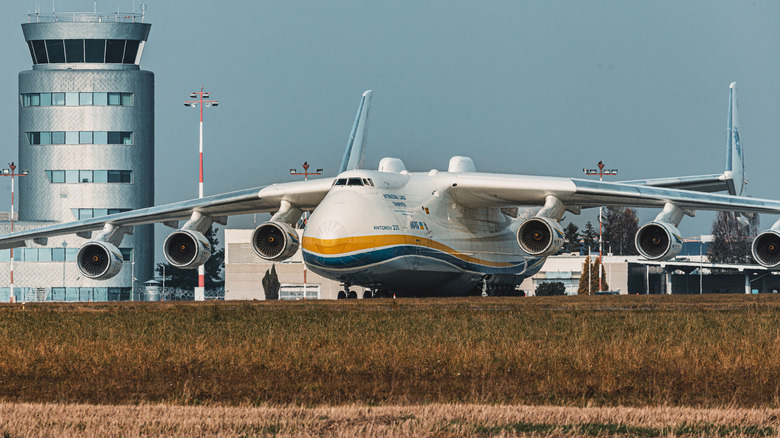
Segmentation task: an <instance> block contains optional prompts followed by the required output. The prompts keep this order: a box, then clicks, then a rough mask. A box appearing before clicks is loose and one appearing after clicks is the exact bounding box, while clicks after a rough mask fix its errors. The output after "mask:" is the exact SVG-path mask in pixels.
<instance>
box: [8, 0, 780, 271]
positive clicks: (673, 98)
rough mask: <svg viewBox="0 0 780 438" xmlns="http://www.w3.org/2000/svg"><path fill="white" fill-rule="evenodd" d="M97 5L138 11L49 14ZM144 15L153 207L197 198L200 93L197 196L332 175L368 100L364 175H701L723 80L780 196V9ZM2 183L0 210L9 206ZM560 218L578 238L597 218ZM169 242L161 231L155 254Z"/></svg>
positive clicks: (289, 9) (12, 10)
mask: <svg viewBox="0 0 780 438" xmlns="http://www.w3.org/2000/svg"><path fill="white" fill-rule="evenodd" d="M36 4H37V5H40V10H41V12H43V13H50V12H51V10H52V3H51V2H46V1H44V2H38V3H36V2H32V1H14V2H9V4H7V5H6V6H5V13H3V14H2V15H0V23H2V25H1V26H0V38H2V39H1V40H0V41H2V42H0V50H2V54H3V56H2V59H3V60H4V62H3V63H2V64H1V65H0V123H1V124H2V126H8V127H10V129H6V130H5V131H4V132H2V133H0V135H1V136H2V137H3V141H2V142H0V145H1V146H0V149H1V150H2V153H3V156H4V157H5V158H3V159H2V160H7V161H9V162H10V161H13V160H15V159H16V156H17V148H18V145H17V139H18V134H17V132H16V130H17V129H18V128H17V126H18V101H19V100H18V83H17V75H18V73H19V72H20V71H23V70H29V69H30V68H31V60H30V55H29V52H28V50H27V47H26V45H25V43H24V37H23V35H22V31H21V24H22V23H24V22H27V14H28V12H31V11H35V8H36ZM95 5H96V7H97V10H98V11H106V12H115V11H117V10H120V11H122V12H127V11H132V10H133V8H135V9H136V11H140V6H141V2H131V1H126V0H119V1H116V0H114V1H111V2H108V1H98V2H93V1H84V0H58V1H56V3H54V7H55V10H56V11H57V12H74V11H92V10H94V8H95ZM145 14H146V22H148V23H151V24H152V27H151V32H150V35H149V41H148V43H147V46H146V49H145V51H144V54H143V58H142V61H141V68H142V69H144V70H149V71H152V72H154V74H155V84H156V96H155V103H156V109H155V117H156V144H155V147H156V152H155V155H156V170H155V173H156V182H155V185H156V193H155V201H156V203H158V204H161V203H169V202H175V201H180V200H184V199H190V198H195V197H197V193H198V192H197V190H198V184H197V182H198V111H197V110H195V109H193V108H186V107H184V105H183V102H184V100H187V99H188V98H189V93H190V92H192V91H196V90H199V89H200V87H201V86H204V87H205V91H209V92H211V93H212V98H214V99H217V100H219V107H216V108H208V109H206V111H205V114H204V118H205V123H204V151H205V153H204V156H205V193H206V195H210V194H217V193H223V192H227V191H232V190H238V189H242V188H248V187H256V186H261V185H265V184H269V183H273V182H284V181H292V180H294V179H296V178H300V177H293V176H291V175H290V169H291V168H297V169H298V170H302V166H301V164H302V163H303V162H304V161H308V162H309V163H311V166H312V167H313V168H323V169H324V171H325V174H326V175H328V176H333V175H334V174H335V172H336V171H337V169H338V167H339V164H340V161H341V156H342V154H343V150H344V147H345V145H346V141H347V137H348V134H349V130H350V128H351V125H352V122H353V121H354V117H355V112H356V110H357V105H358V103H359V100H360V96H361V94H362V93H363V91H365V90H367V89H373V90H374V98H373V102H372V108H371V118H370V122H369V132H368V146H367V151H366V161H365V164H366V167H368V168H376V166H377V164H378V162H379V160H380V159H381V158H382V157H386V156H392V157H398V158H401V159H403V160H404V162H405V163H406V167H407V168H408V169H409V170H411V171H428V170H430V169H434V168H436V169H440V170H446V168H447V163H448V161H449V158H450V157H451V156H454V155H466V156H470V157H472V158H473V159H474V161H475V163H476V166H477V169H478V170H480V171H490V172H502V173H517V174H527V175H553V176H564V177H578V178H579V177H584V176H583V173H582V169H583V168H585V167H589V168H590V167H595V165H596V163H597V162H598V161H599V160H603V161H604V163H605V164H606V166H607V168H617V169H618V170H619V175H618V177H607V178H608V179H609V180H614V181H617V180H619V179H644V178H652V177H663V176H678V175H699V174H710V173H717V172H721V171H722V170H723V168H724V163H725V147H726V116H727V104H728V87H729V84H730V83H731V82H732V81H737V82H738V84H739V85H738V87H739V112H740V135H741V139H742V143H743V145H744V148H745V156H746V166H747V175H748V179H749V185H748V193H749V194H750V195H751V196H754V197H759V198H780V193H777V189H776V187H777V175H778V173H777V171H776V169H777V161H778V160H777V157H778V154H777V153H776V150H777V149H779V148H780V141H779V140H780V126H778V125H777V123H775V120H777V119H778V117H780V83H779V82H778V80H777V77H778V74H780V56H778V55H779V54H780V27H778V26H777V19H778V17H780V2H776V1H763V0H755V1H744V2H737V1H715V0H713V1H710V0H708V1H685V2H680V1H652V2H640V1H624V0H615V1H544V2H539V1H533V2H530V1H518V0H512V1H485V2H474V1H458V0H440V1H438V0H427V1H420V0H394V1H377V0H374V1H357V0H354V1H347V0H332V1H297V0H268V1H257V0H234V1H231V2H217V1H206V0H149V1H147V2H146V12H145ZM2 160H0V162H4V161H2ZM20 164H21V165H22V166H23V164H24V163H20ZM1 183H3V185H0V188H5V190H4V192H5V193H8V195H5V194H3V193H1V192H0V202H2V199H3V197H5V196H8V198H9V199H10V184H6V182H5V181H2V182H1ZM6 186H7V187H6ZM655 214H657V212H655V211H649V210H648V211H640V220H641V221H647V220H651V219H652V218H653V217H654V216H655ZM258 216H259V217H258V221H260V220H264V219H265V218H267V215H258ZM260 216H262V217H260ZM713 218H714V214H712V213H706V212H699V214H697V217H696V218H693V219H691V218H686V219H684V220H683V223H682V225H681V226H680V230H681V232H682V233H683V235H685V236H688V237H691V236H698V235H701V234H709V232H710V228H711V223H712V220H713ZM775 219H776V218H770V217H766V218H763V220H762V227H763V228H769V227H770V226H771V225H772V223H773V221H774V220H775ZM569 220H573V221H574V222H575V223H577V224H579V225H582V224H584V222H585V221H593V222H594V223H596V222H597V221H598V219H597V212H596V210H586V211H585V212H583V213H582V215H580V216H579V217H577V216H572V215H568V216H567V218H566V219H565V221H564V222H568V221H569ZM252 221H253V218H252V217H251V216H249V217H244V218H237V220H231V222H230V223H229V226H232V227H236V226H239V227H248V226H251V225H252ZM168 231H169V230H166V229H164V227H160V228H159V230H158V232H157V243H156V246H161V242H162V239H164V236H165V235H166V233H167V232H168ZM158 253H159V251H158ZM158 257H159V258H161V256H159V254H158Z"/></svg>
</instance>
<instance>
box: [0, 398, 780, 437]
mask: <svg viewBox="0 0 780 438" xmlns="http://www.w3.org/2000/svg"><path fill="white" fill-rule="evenodd" d="M778 415H780V410H766V409H761V410H747V409H703V410H700V409H691V408H672V407H657V408H648V409H641V408H623V407H617V408H573V407H532V406H488V405H438V404H435V405H424V406H382V407H368V406H339V407H320V408H301V407H202V406H197V407H195V406H163V405H142V406H95V405H58V404H43V405H39V404H0V433H2V434H3V435H4V436H10V437H16V436H30V437H32V436H45V437H60V436H84V437H91V436H123V437H142V436H143V437H149V436H155V437H157V436H168V437H192V436H214V437H220V436H244V437H251V436H266V435H274V436H334V437H352V436H434V437H459V436H531V435H533V436H639V437H669V436H735V437H736V436H746V437H765V436H775V435H777V434H778V430H780V422H778Z"/></svg>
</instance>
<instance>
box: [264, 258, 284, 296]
mask: <svg viewBox="0 0 780 438" xmlns="http://www.w3.org/2000/svg"><path fill="white" fill-rule="evenodd" d="M281 287H282V285H281V284H280V283H279V276H278V275H276V265H271V269H269V270H268V271H265V275H264V276H263V290H264V291H265V299H266V300H278V299H279V289H280V288H281Z"/></svg>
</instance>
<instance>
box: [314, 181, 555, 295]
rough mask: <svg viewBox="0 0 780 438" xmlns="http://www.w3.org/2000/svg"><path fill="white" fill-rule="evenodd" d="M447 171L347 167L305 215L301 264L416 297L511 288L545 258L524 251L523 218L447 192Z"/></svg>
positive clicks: (349, 282) (329, 275) (348, 281)
mask: <svg viewBox="0 0 780 438" xmlns="http://www.w3.org/2000/svg"><path fill="white" fill-rule="evenodd" d="M454 180H455V178H454V177H453V176H452V174H449V173H446V172H441V173H439V172H436V171H432V172H430V173H413V174H412V173H408V172H405V171H404V172H401V173H390V172H378V171H366V170H359V171H350V172H345V173H343V174H342V175H339V177H338V178H337V180H336V182H335V184H334V186H333V187H332V189H331V190H330V192H329V193H328V194H327V196H326V197H325V198H324V199H323V201H322V202H321V203H320V205H319V206H318V207H317V209H316V210H315V211H314V212H313V213H312V215H311V217H310V218H309V220H308V223H307V226H306V229H305V231H304V234H303V239H302V246H303V257H304V261H305V263H306V264H307V266H308V267H309V269H311V270H312V271H314V272H316V273H318V274H320V275H322V276H324V277H327V278H331V279H334V280H337V281H340V282H343V283H345V284H347V285H360V286H366V287H371V288H374V289H381V290H386V291H393V292H395V293H398V294H405V293H408V294H413V295H459V294H466V293H468V292H469V291H470V290H471V289H473V287H474V286H475V285H478V284H480V283H481V282H483V280H484V281H487V282H488V284H490V285H491V287H495V286H503V287H506V288H514V286H515V285H518V284H519V283H520V282H522V280H523V279H524V278H526V277H528V276H530V275H533V274H534V273H536V272H537V271H538V270H539V269H540V268H541V265H542V264H543V262H544V259H542V258H532V257H529V256H527V255H525V254H523V253H522V251H521V250H520V247H519V245H518V243H517V238H516V232H517V227H518V226H519V222H518V221H517V220H514V219H513V218H511V217H510V216H508V215H506V214H504V213H502V212H501V211H500V210H499V209H467V208H463V207H461V206H459V205H458V204H457V203H455V202H454V201H453V199H451V198H450V197H449V195H447V189H448V188H449V187H450V186H451V185H452V184H453V181H454Z"/></svg>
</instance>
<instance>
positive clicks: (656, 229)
mask: <svg viewBox="0 0 780 438" xmlns="http://www.w3.org/2000/svg"><path fill="white" fill-rule="evenodd" d="M634 244H636V249H637V251H639V254H641V255H642V257H644V258H646V259H648V260H660V261H666V260H671V259H673V258H675V257H676V256H677V254H679V253H680V250H681V249H682V237H680V232H679V231H678V230H677V228H676V227H675V226H674V225H672V224H669V223H666V222H649V223H647V224H644V225H642V227H641V228H640V229H639V231H637V232H636V238H635V239H634Z"/></svg>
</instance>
